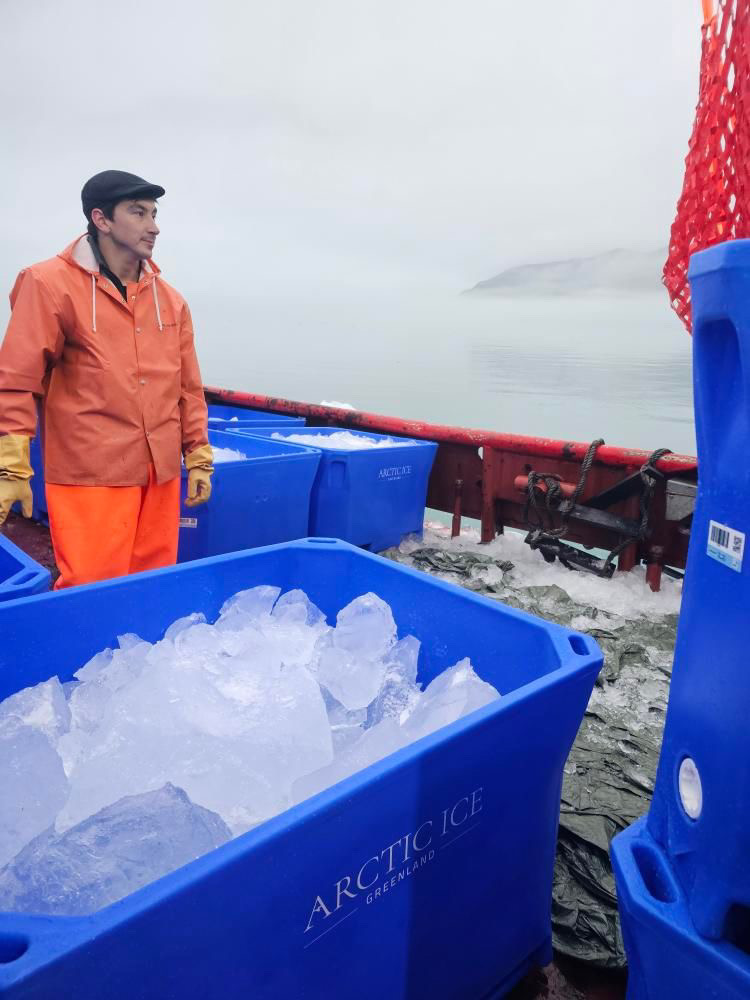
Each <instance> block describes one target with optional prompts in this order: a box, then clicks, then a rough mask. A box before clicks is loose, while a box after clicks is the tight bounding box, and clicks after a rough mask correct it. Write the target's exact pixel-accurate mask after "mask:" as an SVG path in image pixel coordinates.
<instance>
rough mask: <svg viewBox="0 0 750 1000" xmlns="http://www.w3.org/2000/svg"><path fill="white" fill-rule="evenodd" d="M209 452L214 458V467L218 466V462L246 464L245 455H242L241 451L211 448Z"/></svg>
mask: <svg viewBox="0 0 750 1000" xmlns="http://www.w3.org/2000/svg"><path fill="white" fill-rule="evenodd" d="M211 451H212V452H213V456H214V465H218V464H219V462H246V461H247V455H243V453H242V452H241V451H237V450H236V449H235V448H216V447H212V448H211Z"/></svg>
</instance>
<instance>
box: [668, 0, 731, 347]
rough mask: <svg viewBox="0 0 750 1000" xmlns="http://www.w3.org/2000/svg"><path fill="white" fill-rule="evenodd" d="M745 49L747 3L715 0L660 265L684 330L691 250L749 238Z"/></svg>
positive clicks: (687, 319)
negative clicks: (682, 175)
mask: <svg viewBox="0 0 750 1000" xmlns="http://www.w3.org/2000/svg"><path fill="white" fill-rule="evenodd" d="M707 7H710V8H712V5H711V4H709V3H707V2H706V0H704V9H706V8H707ZM749 54H750V0H718V4H717V6H716V14H715V15H714V16H713V17H711V18H710V19H709V20H708V21H707V23H706V24H704V26H703V46H702V50H701V74H700V92H699V96H698V107H697V109H696V112H695V123H694V125H693V133H692V135H691V136H690V145H689V149H688V154H687V157H686V158H685V181H684V184H683V187H682V194H681V195H680V200H679V201H678V203H677V216H676V218H675V220H674V223H673V224H672V231H671V235H670V239H669V256H668V257H667V262H666V264H665V265H664V277H663V281H664V284H665V285H666V287H667V291H668V292H669V297H670V300H671V303H672V308H673V309H674V310H675V312H676V313H677V315H678V316H679V317H680V319H681V320H682V322H683V323H684V324H685V326H686V327H687V329H688V330H690V328H691V322H690V286H689V285H688V280H687V269H688V264H689V262H690V255H691V254H692V253H695V251H696V250H703V249H705V248H706V247H710V246H713V244H714V243H721V242H723V241H724V240H729V239H739V238H744V237H747V236H750V205H748V198H750V136H749V135H748V130H747V125H748V122H747V117H746V114H745V108H746V107H747V106H748V104H749V102H750V63H749V62H748V55H749Z"/></svg>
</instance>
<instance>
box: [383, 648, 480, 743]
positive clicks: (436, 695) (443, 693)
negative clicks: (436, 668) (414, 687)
mask: <svg viewBox="0 0 750 1000" xmlns="http://www.w3.org/2000/svg"><path fill="white" fill-rule="evenodd" d="M499 697H500V692H499V691H497V689H496V688H494V687H493V686H492V685H491V684H487V682H486V681H483V680H482V679H481V677H479V676H477V674H476V672H475V671H474V668H473V667H472V665H471V661H470V660H469V659H468V658H467V659H463V660H460V661H459V662H458V663H456V664H455V666H453V667H450V668H449V669H448V670H444V671H443V672H442V673H441V674H438V676H437V677H436V678H435V679H434V680H433V681H432V682H431V683H430V684H428V686H427V688H426V689H425V691H424V692H423V693H422V695H421V696H420V698H419V700H418V701H417V703H416V706H415V707H414V709H413V711H412V712H411V714H410V715H409V716H408V718H407V719H406V720H405V721H404V722H403V730H404V735H405V737H406V738H407V740H408V741H409V742H412V741H414V740H418V739H421V738H422V737H423V736H427V734H428V733H434V732H435V730H436V729H440V728H442V727H443V726H448V725H450V723H451V722H455V721H456V719H460V718H461V717H462V716H464V715H468V714H469V712H474V711H476V709H478V708H482V706H484V705H488V704H489V703H490V702H491V701H494V700H495V699H496V698H499Z"/></svg>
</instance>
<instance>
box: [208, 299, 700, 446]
mask: <svg viewBox="0 0 750 1000" xmlns="http://www.w3.org/2000/svg"><path fill="white" fill-rule="evenodd" d="M189 301H190V303H191V307H192V310H193V315H194V319H195V326H196V337H197V344H198V351H199V355H200V360H201V367H202V370H203V375H204V380H205V381H206V383H207V384H211V385H220V386H225V387H226V388H232V389H244V390H247V391H255V392H261V393H268V394H273V395H279V396H286V397H288V398H291V399H301V400H306V401H308V402H315V403H317V402H320V401H321V400H324V399H327V400H340V401H344V402H349V403H352V404H353V405H354V406H356V407H357V408H358V409H364V410H371V411H375V412H378V413H385V414H391V415H398V416H404V417H414V418H421V419H424V420H430V421H434V422H438V423H450V424H461V425H463V426H469V427H483V428H488V429H491V430H499V431H509V432H515V433H519V434H538V435H545V436H548V437H560V438H568V439H572V440H579V441H588V440H591V439H593V438H595V437H603V438H604V439H605V440H606V441H607V443H608V444H620V445H627V446H630V447H642V448H646V449H652V448H657V447H668V448H671V449H672V450H673V451H676V452H685V453H688V454H694V453H695V435H694V427H693V415H692V389H691V358H690V348H691V341H690V337H689V336H688V335H687V334H686V333H685V331H684V330H683V329H682V327H681V325H680V324H679V322H678V321H677V319H676V318H675V317H674V316H673V315H672V313H671V312H670V310H669V308H668V305H667V300H666V296H661V295H659V296H642V297H633V298H587V299H562V298H561V299H524V300H520V299H515V300H514V299H494V300H485V299H476V298H473V297H468V296H458V295H450V296H445V297H440V296H434V295H433V296H414V295H403V296H397V295H392V296H390V297H387V298H382V297H381V298H376V297H374V296H372V297H371V298H368V299H362V298H360V299H357V300H356V301H355V300H353V299H352V300H350V301H348V300H346V299H344V300H341V299H339V300H338V301H325V300H323V299H322V298H321V299H318V300H309V301H303V300H300V299H298V298H295V297H294V296H293V295H290V297H289V298H288V299H287V300H285V301H279V300H277V299H274V300H264V299H262V298H258V297H256V296H253V297H252V298H247V299H226V298H224V299H218V298H217V299H211V298H208V297H205V296H204V297H201V296H200V295H197V296H196V295H195V294H193V295H189Z"/></svg>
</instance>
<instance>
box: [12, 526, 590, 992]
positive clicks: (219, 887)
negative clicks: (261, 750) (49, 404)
mask: <svg viewBox="0 0 750 1000" xmlns="http://www.w3.org/2000/svg"><path fill="white" fill-rule="evenodd" d="M258 584H272V585H276V586H278V587H281V588H283V589H289V588H293V587H301V588H303V589H304V590H305V591H307V593H308V594H309V596H310V597H311V599H312V600H313V601H315V603H316V604H318V606H319V607H320V608H321V609H322V610H323V611H324V612H325V613H326V615H327V616H328V618H329V621H333V620H334V618H335V615H336V612H337V611H338V610H340V609H341V608H342V607H343V606H344V605H345V604H347V603H348V602H349V601H350V600H352V599H353V598H354V597H356V596H358V595H359V594H362V593H364V592H367V591H374V592H375V593H377V594H379V595H380V596H381V597H382V598H383V599H384V600H386V601H388V602H389V603H390V604H391V606H392V608H393V613H394V616H395V619H396V622H397V625H398V628H399V633H400V635H402V636H403V635H405V634H407V633H411V634H413V635H415V636H417V637H418V638H419V639H421V640H422V648H421V652H420V663H419V675H420V679H421V680H422V681H423V682H428V681H429V680H430V679H431V678H433V677H434V676H435V675H436V674H437V673H438V672H440V671H441V670H443V669H444V668H445V667H447V666H449V665H451V664H453V663H455V662H456V661H457V660H458V659H459V658H461V657H463V656H470V657H471V659H472V662H473V663H474V665H475V667H476V669H477V671H478V673H479V674H480V675H481V676H482V677H484V678H485V679H486V680H488V681H491V682H492V683H493V684H495V685H497V687H499V688H500V690H501V691H502V692H503V695H504V696H503V697H502V698H501V699H500V700H499V701H497V702H495V703H493V704H490V705H487V706H485V707H484V708H482V709H480V710H479V711H478V712H475V713H473V714H472V715H470V716H467V717H466V718H464V719H461V720H459V721H458V722H455V723H453V724H452V725H451V726H449V727H446V728H445V729H443V730H441V731H440V732H437V733H434V734H432V735H430V736H428V737H425V738H424V739H422V740H420V741H419V742H418V743H415V744H413V745H412V746H411V747H407V748H405V749H403V750H401V751H399V752H398V753H397V754H394V755H393V756H391V757H389V758H387V759H385V760H383V761H380V762H379V763H377V764H374V765H372V766H371V767H369V768H367V769H366V770H364V771H362V772H360V773H359V774H356V775H352V776H351V777H350V778H347V779H346V780H345V781H342V782H340V783H339V784H338V785H335V786H334V787H332V788H330V789H328V790H326V791H324V792H321V793H320V794H319V795H317V796H315V797H314V798H312V799H309V800H308V801H307V802H303V803H301V804H300V805H298V806H295V807H294V808H292V809H290V810H288V811H287V812H285V813H283V814H282V815H280V816H278V817H276V818H274V819H272V820H270V821H269V822H267V823H264V824H261V825H260V826H258V827H256V828H255V829H253V830H251V831H249V832H248V833H246V834H244V835H243V836H241V837H239V838H237V839H236V840H234V841H232V842H231V843H229V844H225V845H223V846H222V847H220V848H219V849H217V850H216V851H213V852H212V853H211V854H209V855H207V856H205V857H203V858H200V859H198V860H197V861H194V862H192V863H191V864H189V865H187V866H185V867H184V868H182V869H180V870H179V871H176V872H173V873H172V874H170V875H167V876H165V877H164V878H162V879H160V880H158V881H157V882H154V883H153V884H151V885H150V886H146V887H144V888H143V889H141V890H139V891H138V892H136V893H133V894H132V895H131V896H129V897H127V898H126V899H124V900H122V901H120V902H119V903H115V904H113V905H112V906H109V907H107V908H105V909H103V910H101V911H99V912H98V913H96V914H94V915H92V916H88V917H85V918H77V917H76V918H65V919H63V918H54V917H53V918H44V917H33V916H21V915H14V914H0V959H1V960H2V961H1V962H0V998H2V1000H31V998H32V997H33V998H35V1000H36V998H42V997H49V998H50V1000H51V998H53V997H54V998H57V997H60V998H62V997H71V998H73V997H74V998H75V1000H101V998H102V996H103V995H106V997H107V998H108V1000H134V998H136V997H137V998H138V1000H157V998H158V1000H166V998H174V1000H177V998H179V1000H208V998H216V1000H219V998H225V997H226V998H227V1000H228V998H234V997H248V998H249V997H252V998H254V1000H292V998H297V997H305V998H307V1000H324V998H325V1000H332V998H345V997H350V996H356V997H357V998H358V1000H383V998H384V997H388V998H389V1000H390V998H400V1000H407V998H409V1000H424V998H427V997H429V998H430V1000H447V998H466V1000H473V998H477V1000H479V998H483V997H485V996H487V995H488V994H489V993H490V991H492V990H497V991H498V992H500V991H503V990H508V989H510V987H511V986H512V985H513V984H514V983H515V982H516V981H517V980H518V979H519V978H521V977H522V976H523V975H524V974H525V973H526V972H527V970H528V969H529V967H530V966H532V965H534V964H536V963H545V962H547V961H549V959H550V957H551V948H550V936H551V929H550V900H551V889H552V869H553V864H554V858H555V841H556V834H557V821H558V813H559V802H560V789H561V784H562V774H563V765H564V762H565V759H566V756H567V754H568V751H569V749H570V746H571V744H572V741H573V738H574V736H575V733H576V730H577V728H578V726H579V723H580V721H581V718H582V716H583V712H584V709H585V706H586V703H587V701H588V698H589V696H590V693H591V689H592V686H593V683H594V680H595V678H596V674H597V673H598V670H599V668H600V665H601V654H600V652H599V649H598V647H597V646H596V644H595V643H594V641H593V640H592V639H590V638H588V637H586V636H582V635H579V634H577V633H574V632H572V631H571V630H570V629H565V628H561V627H559V626H557V625H551V624H546V623H544V622H542V621H540V620H539V619H536V618H533V617H531V616H530V615H526V614H523V613H522V612H520V611H515V610H513V609H511V608H507V607H505V606H503V605H502V604H500V603H498V602H496V601H492V600H488V599H486V598H483V597H479V596H477V595H475V594H472V593H471V592H469V591H467V590H464V589H461V588H460V587H456V586H454V585H451V584H447V583H443V582H442V581H440V580H436V579H435V578H433V577H430V576H428V575H426V574H423V573H419V572H416V571H414V570H411V569H408V568H406V567H404V566H399V565H397V564H395V563H393V562H391V561H389V560H385V559H381V558H379V557H377V556H374V555H371V554H370V553H367V552H363V551H361V550H359V549H355V548H352V547H351V546H349V545H346V544H344V543H341V542H336V541H334V540H331V539H328V540H326V539H311V540H303V541H299V542H292V543H289V544H287V545H281V546H273V547H269V548H265V549H256V550H255V551H252V552H241V553H233V554H231V555H226V556H219V557H216V558H213V559H205V560H201V561H199V562H194V563H187V564H184V565H182V566H177V567H171V568H169V569H164V570H156V571H154V572H150V573H142V574H137V575H135V576H131V577H126V578H120V579H118V580H110V581H107V582H105V583H98V584H92V585H90V586H87V587H77V588H73V589H71V590H68V591H63V592H59V593H56V594H52V595H47V596H43V597H33V598H30V599H28V600H26V601H16V602H13V603H12V604H7V605H5V606H3V607H0V634H2V635H3V636H4V637H7V639H5V641H4V642H3V643H2V644H0V697H4V696H6V695H8V694H10V693H12V692H14V691H16V690H17V689H19V688H21V687H23V686H25V685H29V684H34V683H37V682H38V681H41V680H44V679H47V678H49V677H50V676H51V675H52V674H53V673H54V672H57V673H58V674H59V676H60V678H61V679H62V680H63V681H65V680H68V679H69V678H70V677H71V676H72V674H73V671H75V670H76V669H77V668H78V667H79V666H80V665H81V664H82V663H84V662H85V661H86V660H87V659H88V658H89V657H91V656H92V655H93V654H94V653H95V652H96V651H97V650H99V649H102V648H103V647H105V646H107V645H110V644H112V643H113V642H114V640H115V637H116V636H117V635H118V634H122V633H124V632H133V631H135V632H137V633H138V634H139V635H141V636H143V637H144V638H146V639H149V640H155V639H156V638H157V637H159V636H160V635H162V634H163V632H164V629H165V628H166V627H167V626H168V625H169V624H170V623H171V622H172V621H174V620H175V619H176V618H178V617H180V616H182V615H186V614H188V613H190V612H192V611H196V610H202V611H203V612H205V614H206V615H207V616H208V617H209V618H212V617H215V616H216V615H217V614H218V611H219V608H220V607H221V604H222V602H223V601H224V600H225V599H226V598H227V597H229V595H231V594H233V593H235V592H236V591H237V590H240V589H242V588H245V587H252V586H254V585H258ZM399 845H400V846H399ZM405 855H408V857H407V858H406V860H404V856H405ZM345 890H347V891H345ZM376 890H380V891H379V892H378V891H376ZM347 892H348V893H349V894H347ZM337 895H338V897H339V898H338V901H337ZM326 911H328V912H329V913H330V916H326Z"/></svg>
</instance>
